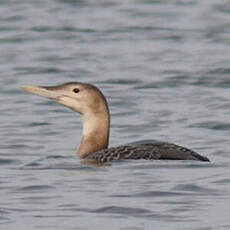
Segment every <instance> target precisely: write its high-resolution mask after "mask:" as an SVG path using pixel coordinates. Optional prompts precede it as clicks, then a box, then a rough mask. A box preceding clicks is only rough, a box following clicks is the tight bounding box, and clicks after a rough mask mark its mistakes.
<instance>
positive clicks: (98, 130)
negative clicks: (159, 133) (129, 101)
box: [21, 82, 209, 164]
mask: <svg viewBox="0 0 230 230" xmlns="http://www.w3.org/2000/svg"><path fill="white" fill-rule="evenodd" d="M21 89H23V90H25V91H27V92H29V93H32V94H36V95H39V96H42V97H45V98H49V99H52V100H54V101H56V102H58V103H60V104H62V105H64V106H66V107H68V108H70V109H72V110H73V111H75V112H78V113H80V115H81V117H82V121H83V133H82V139H81V143H80V147H79V148H78V150H77V155H78V156H79V157H80V158H82V159H83V160H88V161H92V162H95V163H102V164H103V163H106V162H110V161H115V160H120V159H133V160H138V159H146V160H197V161H209V159H208V158H207V157H205V156H201V155H200V154H198V153H196V152H195V151H193V150H190V149H188V148H185V147H182V146H179V145H176V144H171V143H167V142H160V141H155V140H152V141H143V142H136V143H132V144H127V145H121V146H118V147H110V148H108V143H109V130H110V113H109V108H108V104H107V101H106V99H105V97H104V95H103V93H102V92H101V91H100V90H99V89H98V88H97V87H95V86H94V85H91V84H87V83H81V82H69V83H64V84H61V85H57V86H31V85H24V86H21Z"/></svg>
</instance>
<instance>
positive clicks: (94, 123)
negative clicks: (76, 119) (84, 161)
mask: <svg viewBox="0 0 230 230" xmlns="http://www.w3.org/2000/svg"><path fill="white" fill-rule="evenodd" d="M82 118H83V136H82V140H81V144H80V147H79V149H78V151H77V154H78V155H79V156H80V157H81V158H85V157H87V156H89V155H90V154H91V153H94V152H96V151H99V150H102V149H106V148H107V147H108V142H109V128H110V116H109V111H108V110H107V109H106V113H105V112H104V113H102V114H96V115H95V114H94V115H93V116H91V115H90V114H89V115H87V114H85V115H84V116H83V117H82Z"/></svg>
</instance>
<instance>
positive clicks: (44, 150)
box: [0, 0, 230, 230]
mask: <svg viewBox="0 0 230 230" xmlns="http://www.w3.org/2000/svg"><path fill="white" fill-rule="evenodd" d="M0 22H1V23H0V51H1V52H0V54H1V55H0V76H1V77H0V83H1V84H0V92H1V96H0V104H1V106H0V109H1V116H0V123H1V125H0V138H1V143H0V167H1V173H0V229H17V230H21V229H42V230H44V229H46V230H52V229H55V230H57V229H61V230H63V229H65V230H76V229H79V230H86V229H90V230H91V229H96V230H97V229H98V230H99V229H100V230H108V229H109V230H117V229H121V230H142V229H147V230H151V229H161V230H184V229H186V230H195V229H196V230H214V229H215V230H216V229H218V230H224V229H230V219H229V213H230V193H229V192H230V177H229V175H230V167H229V166H230V150H229V146H230V141H229V136H230V116H229V114H230V100H229V99H230V89H229V88H230V65H229V63H230V5H229V2H228V1H218V0H203V1H196V0H186V1H183V0H181V1H178V0H170V1H169V0H162V1H151V0H143V1H134V0H130V1H121V0H116V1H113V0H109V1H103V0H102V1H100V0H92V1H91V0H88V1H87V0H76V1H74V0H56V1H55V0H50V1H45V0H33V1H27V0H21V1H0ZM68 81H82V82H88V83H92V84H95V85H96V86H98V87H99V88H100V89H101V90H102V91H103V92H104V94H105V96H106V98H107V99H108V103H109V105H110V111H111V116H112V120H111V135H110V145H111V146H116V145H119V144H124V143H129V142H134V141H140V140H146V139H157V140H161V141H168V142H173V143H177V144H180V145H183V146H185V147H189V148H191V149H194V150H195V151H197V152H199V153H201V154H202V155H205V156H207V157H209V158H210V160H211V163H204V162H192V161H179V162H178V161H145V160H140V161H122V162H117V163H114V164H112V165H111V166H106V167H92V166H87V165H84V164H82V163H81V161H80V159H79V158H78V157H77V156H76V155H75V152H76V148H77V146H78V145H79V143H80V140H81V118H80V116H79V115H78V114H74V113H73V112H72V111H70V110H68V109H67V108H64V107H62V106H60V105H58V104H56V103H54V102H52V101H49V100H46V99H44V98H40V97H37V96H34V95H30V94H27V93H25V92H23V91H21V90H20V88H19V86H20V85H25V84H35V85H56V84H59V83H63V82H68Z"/></svg>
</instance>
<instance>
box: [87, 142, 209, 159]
mask: <svg viewBox="0 0 230 230" xmlns="http://www.w3.org/2000/svg"><path fill="white" fill-rule="evenodd" d="M86 159H89V160H93V161H95V162H99V163H106V162H110V161H115V160H121V159H132V160H139V159H144V160H200V161H209V159H208V158H207V157H203V156H201V155H199V154H198V153H196V152H194V151H192V150H190V149H187V148H185V147H182V146H179V145H175V144H171V143H164V142H158V141H149V142H145V143H142V144H140V143H139V144H135V143H133V144H129V145H122V146H118V147H111V148H108V149H103V150H100V151H97V152H94V153H92V154H90V155H89V156H88V157H86Z"/></svg>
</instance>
